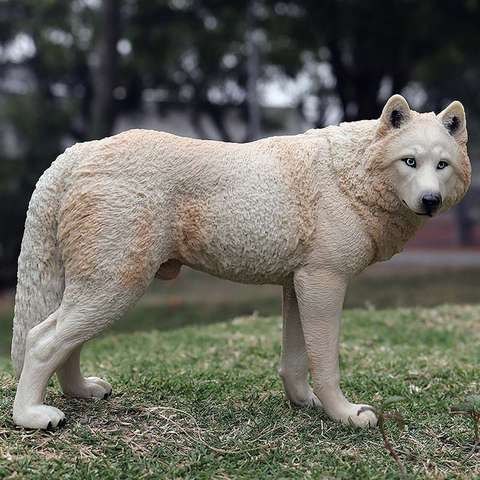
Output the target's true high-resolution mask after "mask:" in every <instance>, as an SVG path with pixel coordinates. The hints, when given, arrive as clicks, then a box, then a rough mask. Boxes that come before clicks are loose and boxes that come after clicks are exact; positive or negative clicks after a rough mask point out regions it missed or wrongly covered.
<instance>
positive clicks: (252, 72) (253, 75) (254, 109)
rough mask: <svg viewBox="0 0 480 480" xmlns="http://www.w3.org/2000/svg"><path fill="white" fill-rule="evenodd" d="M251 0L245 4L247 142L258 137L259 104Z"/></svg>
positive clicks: (258, 65) (257, 67)
mask: <svg viewBox="0 0 480 480" xmlns="http://www.w3.org/2000/svg"><path fill="white" fill-rule="evenodd" d="M252 10H253V0H251V1H250V2H248V5H247V18H246V43H247V105H248V122H247V138H246V141H247V142H251V141H253V140H257V139H258V138H259V137H260V105H259V103H258V79H259V76H260V58H259V54H258V38H257V31H256V25H255V17H254V15H253V11H252Z"/></svg>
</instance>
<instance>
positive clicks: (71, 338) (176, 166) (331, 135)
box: [12, 95, 470, 428]
mask: <svg viewBox="0 0 480 480" xmlns="http://www.w3.org/2000/svg"><path fill="white" fill-rule="evenodd" d="M466 140H467V134H466V128H465V115H464V112H463V107H462V106H461V105H460V104H459V103H458V102H454V103H453V104H452V105H450V106H449V107H448V108H447V109H446V110H445V111H444V112H442V113H441V114H440V115H438V116H435V115H434V114H432V113H428V114H418V113H416V112H412V111H411V110H410V109H409V107H408V105H407V103H406V101H405V100H404V99H403V98H402V97H400V96H398V95H397V96H394V97H392V98H391V99H390V100H389V102H388V103H387V105H386V106H385V109H384V112H383V114H382V116H381V117H380V119H378V120H372V121H361V122H354V123H344V124H341V125H340V126H338V127H328V128H324V129H321V130H310V131H308V132H307V133H305V134H302V135H297V136H291V137H273V138H267V139H264V140H260V141H257V142H253V143H250V144H243V145H241V144H225V143H221V142H213V141H201V140H194V139H189V138H180V137H176V136H174V135H170V134H166V133H161V132H153V131H144V130H131V131H128V132H124V133H122V134H119V135H116V136H114V137H110V138H106V139H103V140H100V141H95V142H89V143H83V144H78V145H75V146H73V147H71V148H69V149H67V150H66V151H65V153H64V154H63V155H61V156H60V157H59V158H58V159H57V160H56V161H55V162H54V163H53V164H52V166H51V167H50V168H49V169H48V170H47V171H46V172H45V174H44V175H43V176H42V178H41V179H40V181H39V183H38V185H37V188H36V191H35V193H34V195H33V196H32V200H31V202H30V207H29V211H28V215H27V222H26V226H25V235H24V239H23V243H22V252H21V255H20V258H19V270H18V288H17V297H16V305H15V320H14V339H13V345H12V359H13V365H14V369H15V372H16V374H17V375H19V376H20V375H21V377H20V382H19V386H18V391H17V396H16V399H15V404H14V421H15V422H16V423H17V424H18V425H22V426H25V427H30V428H54V427H55V426H57V425H60V426H62V425H63V423H64V416H63V413H62V412H60V410H58V409H56V408H54V407H48V406H46V405H43V396H44V393H45V389H46V385H47V383H48V381H49V379H50V377H51V376H52V375H53V373H54V372H57V375H58V377H59V381H60V384H61V386H62V388H63V390H64V391H65V393H67V394H69V395H75V396H81V397H90V396H97V397H105V396H108V395H109V394H110V392H111V386H110V385H109V384H108V383H107V382H105V381H103V380H101V379H99V378H96V377H92V378H88V379H85V378H83V377H82V375H81V373H80V363H79V358H80V351H81V348H82V345H83V344H84V343H85V342H86V341H88V340H89V339H91V338H93V337H94V336H96V335H98V334H100V333H101V332H102V331H104V330H105V329H106V328H108V327H109V326H110V325H112V324H113V323H114V322H115V321H116V320H118V319H119V318H120V317H121V316H122V315H123V314H124V313H125V312H127V311H128V310H129V309H130V308H132V307H133V305H134V304H135V303H136V302H137V300H138V299H139V298H140V297H141V296H142V294H143V293H144V292H145V290H146V288H147V287H148V285H149V284H150V283H151V281H152V280H153V279H154V278H155V277H157V278H161V279H171V278H174V277H175V276H176V275H177V274H178V272H179V271H180V268H181V266H182V265H188V266H190V267H192V268H194V269H198V270H201V271H204V272H207V273H210V274H212V275H215V276H218V277H220V278H225V279H229V280H233V281H236V282H241V283H252V284H277V285H282V286H283V288H284V303H283V315H284V335H283V349H282V362H281V364H282V365H281V376H282V378H283V381H284V384H285V389H286V393H287V396H288V397H289V399H290V400H291V401H292V402H295V403H298V404H301V405H317V406H320V405H322V404H323V407H324V408H325V410H326V412H327V413H328V414H329V415H330V416H331V417H332V418H333V419H335V420H338V421H342V422H345V423H348V422H353V423H354V424H356V425H359V426H365V425H367V424H373V423H375V418H374V416H373V414H371V412H368V411H367V412H364V413H362V414H361V415H360V416H357V411H358V409H359V406H358V405H354V404H351V403H349V402H348V401H347V400H346V399H345V398H344V397H343V395H342V393H341V391H340V387H339V380H340V375H339V369H338V336H339V330H340V316H341V310H342V305H343V298H344V293H345V290H346V286H347V283H348V281H349V279H351V278H352V277H353V276H355V275H357V274H358V273H360V272H361V271H362V270H363V269H364V268H366V267H367V266H368V265H371V264H372V263H375V262H378V261H382V260H386V259H388V258H390V257H391V256H392V255H394V254H395V253H398V252H400V251H401V250H402V248H403V246H404V244H405V242H406V241H408V240H409V239H410V238H411V237H412V236H413V235H414V234H415V232H416V231H417V230H418V229H419V228H420V226H421V225H422V224H423V223H424V222H425V220H426V219H427V218H428V215H434V214H437V213H439V212H441V211H445V210H447V209H449V208H450V207H452V206H453V205H454V204H456V203H457V202H458V201H459V200H460V199H461V198H462V196H463V195H464V194H465V192H466V189H467V188H468V184H469V180H470V162H469V159H468V156H467V150H466ZM405 156H415V157H416V158H417V168H415V169H412V168H410V167H408V166H407V165H406V164H405V162H403V161H402V158H404V157H405ZM445 159H447V160H448V163H449V165H448V167H446V168H445V169H443V170H440V169H438V168H437V165H438V162H439V161H441V160H445ZM414 170H415V171H414ZM426 194H438V196H439V198H440V197H441V198H442V200H443V204H442V205H441V207H440V206H439V208H438V209H436V210H433V209H430V207H428V208H427V207H425V206H424V205H423V204H422V198H423V197H422V196H424V195H426ZM309 368H311V370H312V378H313V384H314V387H313V390H312V388H311V387H310V386H309V384H308V379H307V378H308V369H309ZM22 369H23V370H22Z"/></svg>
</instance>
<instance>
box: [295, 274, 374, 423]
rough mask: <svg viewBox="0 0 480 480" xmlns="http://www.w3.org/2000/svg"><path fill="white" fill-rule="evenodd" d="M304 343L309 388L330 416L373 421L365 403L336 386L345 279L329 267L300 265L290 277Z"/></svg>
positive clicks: (338, 384)
mask: <svg viewBox="0 0 480 480" xmlns="http://www.w3.org/2000/svg"><path fill="white" fill-rule="evenodd" d="M294 285H295V291H296V294H297V299H298V306H299V311H300V318H301V322H302V328H303V333H304V337H305V345H306V349H307V354H308V358H309V360H310V367H311V370H312V378H313V391H314V392H315V395H316V396H317V397H318V398H319V399H320V401H321V402H322V405H323V408H324V409H325V412H326V413H327V414H328V415H329V416H330V417H331V418H332V419H334V420H336V421H339V422H342V423H345V424H347V425H348V424H354V425H357V426H359V427H366V426H373V425H375V424H376V423H377V420H376V417H375V415H374V413H373V412H371V411H365V412H363V413H361V414H360V415H358V411H359V409H360V408H361V407H363V406H365V405H356V404H353V403H350V402H349V401H348V400H347V399H346V398H345V397H344V396H343V393H342V391H341V390H340V369H339V365H338V342H339V335H340V320H341V315H342V308H343V301H344V298H345V291H346V288H347V279H346V278H344V277H343V276H342V275H339V274H337V273H333V272H330V271H315V272H312V271H309V270H306V269H302V270H300V271H299V272H297V273H296V274H295V277H294Z"/></svg>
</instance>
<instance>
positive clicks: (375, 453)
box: [0, 306, 480, 479]
mask: <svg viewBox="0 0 480 480" xmlns="http://www.w3.org/2000/svg"><path fill="white" fill-rule="evenodd" d="M136 312H137V313H136V315H137V316H138V317H139V318H138V321H139V323H141V322H142V321H143V319H142V318H140V317H141V315H142V310H137V311H136ZM280 344H281V321H280V318H279V317H278V316H273V317H269V318H257V317H243V318H238V319H236V320H234V321H232V322H228V323H217V324H211V325H203V326H187V327H183V328H179V329H176V330H171V331H158V330H152V331H145V332H134V333H116V334H112V335H109V336H106V337H104V338H100V339H97V340H94V341H92V342H91V343H90V344H88V345H87V347H86V348H85V352H84V355H83V369H84V373H85V374H87V375H98V376H101V377H103V378H105V379H106V380H108V381H110V382H111V383H112V384H113V386H114V394H113V396H112V397H111V398H109V399H108V400H107V401H103V400H79V399H68V398H66V397H64V396H62V394H61V393H60V391H59V389H58V385H57V383H56V381H54V382H53V384H52V386H51V387H50V388H49V389H48V392H47V398H46V401H47V403H50V404H52V405H55V406H57V407H59V408H61V409H62V410H63V411H64V412H65V413H66V415H67V426H66V427H65V428H64V429H63V430H60V431H59V432H56V433H48V432H40V431H24V430H20V429H15V428H14V426H13V423H12V420H11V409H12V402H13V396H14V392H15V387H16V383H17V382H16V380H15V379H14V378H13V377H12V375H11V367H10V366H9V363H8V360H7V359H6V358H5V357H3V359H2V358H0V371H2V372H4V373H3V374H2V376H1V380H0V383H1V394H2V396H1V400H0V478H15V477H18V478H19V477H21V476H27V477H28V478H39V479H40V478H42V479H52V478H70V479H90V478H91V479H97V478H102V479H114V478H115V479H117V478H135V479H136V478H169V479H170V478H195V479H210V478H215V479H225V478H244V479H256V478H261V479H263V478H329V479H396V478H401V477H400V474H399V472H398V470H397V466H396V464H395V463H394V462H393V460H392V459H391V458H390V457H389V455H388V454H387V453H386V451H385V448H384V447H383V443H382V440H381V437H380V433H379V431H378V429H371V430H354V429H351V428H348V427H345V426H342V425H337V424H335V423H333V422H332V421H330V420H329V419H328V418H327V417H326V416H325V414H324V413H322V411H321V410H315V409H301V408H294V407H291V406H290V405H289V404H288V402H287V401H286V398H285V396H284V394H283V388H282V384H281V380H280V378H279V376H278V373H277V372H278V369H279V354H280ZM340 355H341V357H340V358H341V369H342V386H343V390H344V393H345V395H346V396H347V397H348V398H349V399H351V400H352V401H356V402H366V403H372V402H377V401H378V400H379V399H381V398H382V397H387V396H390V395H393V394H398V395H405V396H408V397H409V398H410V403H409V404H399V406H398V407H397V409H398V410H399V411H401V413H402V414H403V415H404V417H405V420H406V423H407V430H406V431H404V432H399V431H397V430H396V429H395V428H392V427H388V434H389V436H390V438H391V442H392V444H393V446H394V447H395V448H396V449H397V451H398V453H399V456H400V458H401V459H402V460H403V462H404V464H405V466H406V469H407V471H408V473H409V476H410V477H411V478H418V479H420V478H435V479H439V478H440V479H443V478H444V479H456V478H464V479H473V478H480V452H478V453H476V454H475V455H474V456H473V457H472V458H471V459H470V460H469V461H468V462H467V464H465V465H461V463H460V462H461V460H462V459H463V458H464V457H465V456H466V455H467V453H468V452H469V450H470V448H471V445H472V444H473V428H472V425H471V424H470V423H469V420H468V419H464V418H461V417H459V416H455V417H452V416H450V415H449V414H448V411H449V407H450V405H452V404H454V403H456V402H457V401H458V400H460V399H462V398H463V397H464V396H465V395H468V394H475V393H477V394H478V393H479V358H480V306H442V307H437V308H434V309H422V308H416V309H396V310H382V311H375V310H374V309H367V310H365V309H356V310H347V311H346V312H345V314H344V321H343V328H342V337H341V344H340Z"/></svg>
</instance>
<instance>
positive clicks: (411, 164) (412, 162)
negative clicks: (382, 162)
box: [402, 157, 417, 168]
mask: <svg viewBox="0 0 480 480" xmlns="http://www.w3.org/2000/svg"><path fill="white" fill-rule="evenodd" d="M402 162H405V163H406V164H407V165H408V166H409V167H412V168H415V167H416V166H417V162H416V161H415V159H414V158H412V157H408V158H402Z"/></svg>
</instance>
